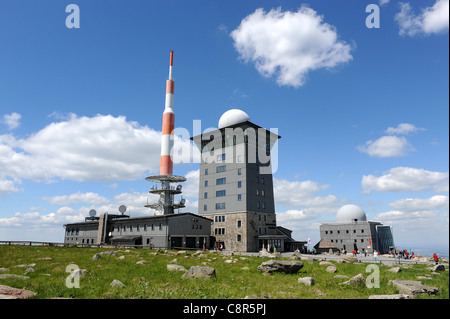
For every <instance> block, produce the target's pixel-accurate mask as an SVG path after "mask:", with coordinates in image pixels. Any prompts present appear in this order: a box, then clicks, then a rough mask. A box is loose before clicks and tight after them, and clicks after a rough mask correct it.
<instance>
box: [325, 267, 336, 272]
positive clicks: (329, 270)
mask: <svg viewBox="0 0 450 319" xmlns="http://www.w3.org/2000/svg"><path fill="white" fill-rule="evenodd" d="M336 271H337V268H336V267H335V266H328V267H327V272H329V273H335V272H336Z"/></svg>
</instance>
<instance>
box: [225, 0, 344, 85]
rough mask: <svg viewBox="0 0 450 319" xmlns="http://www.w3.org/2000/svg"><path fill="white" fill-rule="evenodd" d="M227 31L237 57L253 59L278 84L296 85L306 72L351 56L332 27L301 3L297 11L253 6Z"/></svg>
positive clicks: (301, 81) (263, 72)
mask: <svg viewBox="0 0 450 319" xmlns="http://www.w3.org/2000/svg"><path fill="white" fill-rule="evenodd" d="M230 35H231V37H232V38H233V40H234V47H235V48H236V50H237V51H238V52H239V54H240V56H241V58H242V59H243V60H244V61H245V62H249V61H251V62H253V63H254V64H255V67H256V69H257V70H258V72H259V73H260V74H261V75H263V76H264V77H272V76H274V75H275V76H276V78H277V83H278V84H279V85H286V86H293V87H299V86H301V85H303V84H304V83H305V78H306V75H307V74H308V72H310V71H313V70H317V69H322V68H325V69H330V68H334V67H336V66H337V65H339V64H342V63H346V62H349V61H350V60H352V58H353V57H352V55H351V54H350V51H351V46H350V45H348V44H347V43H345V42H344V41H341V40H339V39H338V34H337V31H336V28H335V27H334V26H332V25H330V24H328V23H325V22H323V17H322V16H320V15H318V14H317V12H316V11H314V10H313V9H311V8H308V7H307V6H305V5H303V6H301V7H300V9H299V10H298V11H297V12H291V11H285V12H282V11H281V8H277V9H271V10H270V11H269V12H267V13H266V12H265V11H264V10H263V9H261V8H260V9H257V10H256V11H255V12H254V13H252V14H250V15H249V16H247V17H245V18H244V19H243V20H242V21H241V24H240V25H239V27H238V28H237V29H235V30H234V31H232V32H231V34H230Z"/></svg>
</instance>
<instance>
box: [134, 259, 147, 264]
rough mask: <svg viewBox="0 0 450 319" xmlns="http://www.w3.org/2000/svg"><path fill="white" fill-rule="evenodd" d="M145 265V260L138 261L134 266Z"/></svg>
mask: <svg viewBox="0 0 450 319" xmlns="http://www.w3.org/2000/svg"><path fill="white" fill-rule="evenodd" d="M146 263H147V261H145V260H139V261H137V262H136V265H145V264H146Z"/></svg>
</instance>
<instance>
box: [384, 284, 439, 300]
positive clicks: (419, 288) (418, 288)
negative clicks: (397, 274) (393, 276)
mask: <svg viewBox="0 0 450 319" xmlns="http://www.w3.org/2000/svg"><path fill="white" fill-rule="evenodd" d="M388 285H393V286H394V287H396V288H397V289H398V291H399V292H400V293H401V294H405V295H410V296H413V297H415V296H417V295H419V294H428V295H435V294H437V292H438V291H439V288H436V287H431V286H426V285H424V284H423V283H422V282H421V281H414V280H390V281H389V282H388Z"/></svg>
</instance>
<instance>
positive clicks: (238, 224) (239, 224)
mask: <svg viewBox="0 0 450 319" xmlns="http://www.w3.org/2000/svg"><path fill="white" fill-rule="evenodd" d="M241 227H242V221H241V220H238V221H237V228H241Z"/></svg>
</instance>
